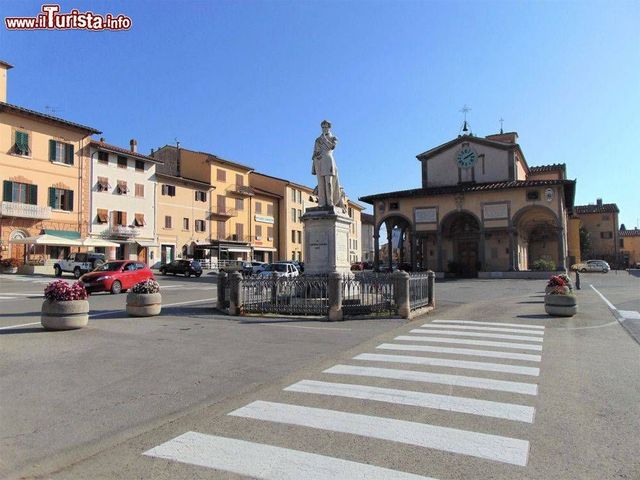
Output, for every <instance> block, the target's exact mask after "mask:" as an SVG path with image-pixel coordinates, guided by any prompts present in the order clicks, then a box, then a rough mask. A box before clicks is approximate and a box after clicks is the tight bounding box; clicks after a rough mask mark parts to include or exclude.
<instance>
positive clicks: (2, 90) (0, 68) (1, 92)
mask: <svg viewBox="0 0 640 480" xmlns="http://www.w3.org/2000/svg"><path fill="white" fill-rule="evenodd" d="M12 68H13V65H9V64H8V63H7V62H3V61H2V60H0V102H5V103H6V102H7V76H8V75H7V72H8V71H9V70H11V69H12Z"/></svg>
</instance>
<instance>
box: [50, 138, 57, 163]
mask: <svg viewBox="0 0 640 480" xmlns="http://www.w3.org/2000/svg"><path fill="white" fill-rule="evenodd" d="M56 143H57V142H56V141H55V140H49V161H50V162H55V161H56Z"/></svg>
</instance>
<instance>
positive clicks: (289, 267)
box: [258, 262, 300, 278]
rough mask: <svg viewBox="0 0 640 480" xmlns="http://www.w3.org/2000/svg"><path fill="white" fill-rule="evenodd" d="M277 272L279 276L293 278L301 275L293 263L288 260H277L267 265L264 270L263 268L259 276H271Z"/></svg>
mask: <svg viewBox="0 0 640 480" xmlns="http://www.w3.org/2000/svg"><path fill="white" fill-rule="evenodd" d="M274 273H275V274H276V276H277V277H287V278H293V277H297V276H298V275H300V272H299V271H298V268H297V267H296V266H295V265H294V264H293V263H287V262H277V263H272V264H270V265H267V266H266V267H265V268H264V270H262V271H261V272H260V273H259V274H258V276H259V277H270V276H272V275H273V274H274Z"/></svg>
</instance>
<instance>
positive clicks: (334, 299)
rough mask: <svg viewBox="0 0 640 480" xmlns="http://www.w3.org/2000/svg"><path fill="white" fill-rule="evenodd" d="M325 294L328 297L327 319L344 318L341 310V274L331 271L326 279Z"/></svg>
mask: <svg viewBox="0 0 640 480" xmlns="http://www.w3.org/2000/svg"><path fill="white" fill-rule="evenodd" d="M327 296H328V297H329V298H328V300H329V321H330V322H336V321H340V320H343V319H344V314H343V312H342V274H341V273H338V272H331V273H330V274H329V279H328V288H327Z"/></svg>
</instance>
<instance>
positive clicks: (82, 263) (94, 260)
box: [53, 252, 104, 278]
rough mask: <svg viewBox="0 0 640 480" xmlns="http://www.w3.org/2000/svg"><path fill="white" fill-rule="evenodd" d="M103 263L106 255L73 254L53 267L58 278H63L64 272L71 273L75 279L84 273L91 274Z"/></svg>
mask: <svg viewBox="0 0 640 480" xmlns="http://www.w3.org/2000/svg"><path fill="white" fill-rule="evenodd" d="M103 263H104V253H96V252H83V253H71V254H69V255H68V256H67V258H65V259H64V260H58V261H57V262H56V263H55V264H54V265H53V271H54V273H55V275H56V277H61V276H62V273H63V272H71V273H73V276H74V277H75V278H80V276H81V275H82V274H83V273H87V272H90V271H91V270H94V269H95V268H96V267H99V266H100V265H102V264H103Z"/></svg>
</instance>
